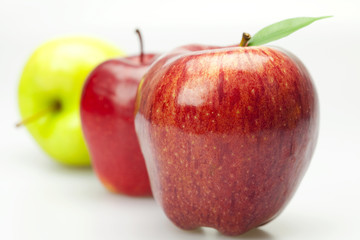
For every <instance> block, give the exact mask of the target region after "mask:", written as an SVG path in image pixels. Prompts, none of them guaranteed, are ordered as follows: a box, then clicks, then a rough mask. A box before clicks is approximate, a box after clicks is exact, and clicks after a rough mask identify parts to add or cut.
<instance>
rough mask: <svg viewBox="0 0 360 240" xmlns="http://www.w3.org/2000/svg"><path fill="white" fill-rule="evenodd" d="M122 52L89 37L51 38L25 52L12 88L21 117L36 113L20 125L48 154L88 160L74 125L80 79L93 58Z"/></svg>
mask: <svg viewBox="0 0 360 240" xmlns="http://www.w3.org/2000/svg"><path fill="white" fill-rule="evenodd" d="M123 55H124V54H123V52H122V51H121V50H119V49H118V48H117V47H115V46H113V45H111V44H109V43H107V42H104V41H102V40H99V39H95V38H89V37H64V38H58V39H54V40H51V41H49V42H46V43H44V44H43V45H41V46H40V47H39V48H37V49H36V50H35V52H34V53H33V54H32V55H31V57H30V58H29V60H28V61H27V63H26V65H25V67H24V70H23V73H22V76H21V79H20V84H19V88H18V102H19V108H20V113H21V117H22V119H27V118H29V117H31V116H39V115H41V117H37V118H36V119H33V120H32V121H30V122H28V123H27V124H25V125H26V127H27V129H28V130H29V132H30V133H31V135H32V136H33V137H34V138H35V140H36V141H37V142H38V144H39V145H40V146H41V148H42V149H43V150H44V151H45V152H46V153H48V154H49V155H50V156H51V157H52V158H54V159H56V160H57V161H59V162H61V163H64V164H67V165H74V166H86V165H90V157H89V153H88V150H87V147H86V145H85V141H84V138H83V133H82V130H81V125H80V124H81V122H80V113H79V108H80V98H81V93H82V87H83V83H84V82H85V80H86V78H87V76H88V74H89V73H90V72H91V71H92V70H93V69H94V68H95V67H96V66H97V65H98V64H100V63H101V62H103V61H105V60H107V59H110V58H114V57H119V56H123ZM52 106H56V107H52Z"/></svg>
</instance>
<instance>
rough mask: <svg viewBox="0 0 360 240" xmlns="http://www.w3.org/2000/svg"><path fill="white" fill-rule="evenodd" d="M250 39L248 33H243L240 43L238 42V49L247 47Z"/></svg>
mask: <svg viewBox="0 0 360 240" xmlns="http://www.w3.org/2000/svg"><path fill="white" fill-rule="evenodd" d="M250 38H251V35H250V34H249V33H245V32H244V33H243V35H242V39H241V42H240V47H246V46H247V43H248V42H249V40H250Z"/></svg>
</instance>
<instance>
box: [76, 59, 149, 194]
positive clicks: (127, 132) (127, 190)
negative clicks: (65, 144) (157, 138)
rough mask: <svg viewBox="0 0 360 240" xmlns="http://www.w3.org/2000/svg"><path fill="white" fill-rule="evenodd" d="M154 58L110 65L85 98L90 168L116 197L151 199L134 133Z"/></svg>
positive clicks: (99, 70)
mask: <svg viewBox="0 0 360 240" xmlns="http://www.w3.org/2000/svg"><path fill="white" fill-rule="evenodd" d="M155 58H156V55H155V54H141V55H140V56H131V57H125V58H119V59H113V60H108V61H106V62H104V63H102V64H100V65H99V66H98V67H96V68H95V69H94V70H93V72H92V73H91V74H90V75H89V77H88V79H87V81H86V83H85V86H84V89H83V95H82V98H81V107H80V114H81V122H82V129H83V132H84V137H85V141H86V144H87V146H88V148H89V152H90V156H91V161H92V165H93V167H94V169H95V171H96V173H97V175H98V177H99V178H100V180H101V181H102V183H103V184H104V185H105V186H106V187H107V188H108V189H109V190H110V191H112V192H117V193H123V194H127V195H133V196H140V195H151V189H150V184H149V178H148V174H147V171H146V167H145V162H144V158H143V156H142V153H141V150H140V147H139V142H138V140H137V137H136V133H135V127H134V104H135V96H136V91H137V87H138V84H139V82H140V80H141V79H142V77H143V75H144V74H145V72H146V71H147V70H148V68H149V66H150V64H152V63H153V61H154V60H155Z"/></svg>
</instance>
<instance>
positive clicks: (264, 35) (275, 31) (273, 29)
mask: <svg viewBox="0 0 360 240" xmlns="http://www.w3.org/2000/svg"><path fill="white" fill-rule="evenodd" d="M329 17H332V16H324V17H317V18H316V17H298V18H290V19H286V20H283V21H280V22H277V23H274V24H271V25H269V26H267V27H265V28H263V29H261V30H260V31H259V32H257V33H256V34H255V35H254V36H253V37H252V38H251V39H250V40H249V42H248V44H247V45H248V46H258V45H263V44H266V43H269V42H272V41H275V40H278V39H280V38H283V37H286V36H288V35H290V34H291V33H293V32H295V31H297V30H299V29H300V28H303V27H306V26H307V25H309V24H311V23H313V22H315V21H317V20H320V19H324V18H329Z"/></svg>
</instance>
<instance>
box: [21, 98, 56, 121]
mask: <svg viewBox="0 0 360 240" xmlns="http://www.w3.org/2000/svg"><path fill="white" fill-rule="evenodd" d="M60 109H61V103H60V102H59V101H54V102H53V103H52V104H50V106H48V107H47V108H44V109H42V110H41V111H39V112H37V113H35V114H34V115H32V116H30V117H27V118H25V119H23V120H22V121H21V122H18V123H17V124H16V125H15V126H16V127H21V126H24V125H26V124H28V123H31V122H34V121H36V120H38V119H39V118H41V117H43V116H45V115H46V114H48V113H50V112H55V111H59V110H60Z"/></svg>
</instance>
